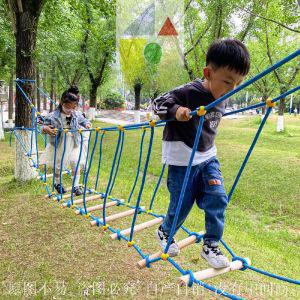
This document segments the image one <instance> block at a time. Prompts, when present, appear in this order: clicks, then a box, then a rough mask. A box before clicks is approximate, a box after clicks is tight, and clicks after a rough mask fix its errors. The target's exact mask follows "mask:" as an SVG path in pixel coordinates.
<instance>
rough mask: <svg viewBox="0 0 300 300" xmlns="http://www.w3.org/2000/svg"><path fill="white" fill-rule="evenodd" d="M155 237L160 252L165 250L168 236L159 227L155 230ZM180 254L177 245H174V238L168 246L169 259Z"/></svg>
mask: <svg viewBox="0 0 300 300" xmlns="http://www.w3.org/2000/svg"><path fill="white" fill-rule="evenodd" d="M156 237H157V239H158V241H159V244H160V246H161V248H162V251H164V250H165V247H166V245H167V243H168V239H169V235H168V234H166V233H165V232H164V231H163V229H162V226H161V225H160V226H159V228H158V229H157V230H156ZM179 253H180V249H179V247H178V245H177V244H176V242H175V240H174V238H173V239H172V242H171V244H170V247H169V249H168V254H169V255H170V257H173V256H176V255H178V254H179Z"/></svg>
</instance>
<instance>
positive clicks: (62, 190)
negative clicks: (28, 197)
mask: <svg viewBox="0 0 300 300" xmlns="http://www.w3.org/2000/svg"><path fill="white" fill-rule="evenodd" d="M54 188H55V189H56V191H57V192H58V193H59V194H60V193H62V194H65V193H66V192H67V191H66V189H65V188H64V186H63V185H62V184H59V183H55V184H54Z"/></svg>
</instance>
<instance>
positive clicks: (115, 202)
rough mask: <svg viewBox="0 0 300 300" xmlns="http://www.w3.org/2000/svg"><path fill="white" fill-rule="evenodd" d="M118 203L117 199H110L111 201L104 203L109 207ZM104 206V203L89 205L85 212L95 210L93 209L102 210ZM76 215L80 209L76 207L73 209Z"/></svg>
mask: <svg viewBox="0 0 300 300" xmlns="http://www.w3.org/2000/svg"><path fill="white" fill-rule="evenodd" d="M117 204H118V201H111V202H107V203H106V207H111V206H115V205H117ZM103 207H104V204H99V205H95V206H91V207H88V208H87V209H86V210H87V212H91V211H95V210H102V209H103ZM75 213H76V215H80V210H79V209H77V210H76V211H75Z"/></svg>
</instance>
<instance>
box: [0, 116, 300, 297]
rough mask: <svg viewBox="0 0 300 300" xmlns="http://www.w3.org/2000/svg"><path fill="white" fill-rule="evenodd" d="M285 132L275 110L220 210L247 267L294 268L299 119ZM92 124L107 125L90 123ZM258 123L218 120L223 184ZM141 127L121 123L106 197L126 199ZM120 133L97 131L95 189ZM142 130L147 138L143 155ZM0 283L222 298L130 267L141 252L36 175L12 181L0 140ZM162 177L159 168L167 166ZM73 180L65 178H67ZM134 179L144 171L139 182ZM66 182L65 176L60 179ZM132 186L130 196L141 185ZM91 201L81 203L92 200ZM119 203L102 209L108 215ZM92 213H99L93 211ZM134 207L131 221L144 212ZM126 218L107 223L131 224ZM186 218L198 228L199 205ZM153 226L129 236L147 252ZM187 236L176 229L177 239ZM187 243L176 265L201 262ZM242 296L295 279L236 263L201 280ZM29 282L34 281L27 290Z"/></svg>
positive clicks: (6, 289) (157, 271)
mask: <svg viewBox="0 0 300 300" xmlns="http://www.w3.org/2000/svg"><path fill="white" fill-rule="evenodd" d="M285 122H286V124H285V125H286V130H285V131H284V132H283V133H280V134H278V133H276V132H275V128H276V116H271V118H270V120H268V122H267V124H266V126H265V128H264V130H263V132H262V135H261V137H260V139H259V141H258V144H257V146H256V148H255V150H254V152H253V154H252V156H251V158H250V160H249V163H248V165H247V166H246V168H245V171H244V173H243V175H242V177H241V180H240V182H239V184H238V186H237V189H236V191H235V193H234V196H233V198H232V200H231V202H230V204H229V206H228V209H227V212H226V226H225V233H224V240H225V241H226V242H227V243H228V244H229V246H231V247H232V249H233V250H234V251H235V253H236V254H237V255H239V256H243V257H249V258H251V260H252V263H253V265H254V266H256V267H259V268H263V269H265V270H267V271H270V272H274V273H277V274H280V275H283V276H287V277H291V278H299V275H300V255H299V246H300V238H299V237H300V224H299V220H300V207H299V203H300V189H299V188H300V118H299V117H294V116H287V117H286V118H285ZM94 125H95V126H104V125H107V124H103V123H101V124H100V123H96V124H94ZM258 126H259V121H258V119H257V118H256V117H251V118H243V119H230V120H228V119H224V120H223V121H222V124H221V127H220V129H219V135H218V138H217V147H218V157H219V159H220V161H221V165H222V172H223V176H224V179H225V184H226V188H227V191H229V189H230V187H231V185H232V183H233V181H234V178H235V176H236V174H237V171H238V169H239V167H240V165H241V163H242V161H243V159H244V157H245V154H246V152H247V150H248V148H249V146H250V143H251V141H252V139H253V137H254V134H255V133H256V130H257V128H258ZM161 136H162V129H161V128H160V129H159V128H157V129H156V133H155V141H154V146H153V151H152V153H151V163H150V165H149V172H148V175H147V182H146V185H145V189H144V192H143V197H142V205H146V206H147V205H149V203H150V200H151V196H152V192H153V190H154V187H155V184H156V181H157V179H158V176H159V174H160V170H161V157H160V156H161ZM140 138H141V130H137V131H136V130H135V131H128V132H126V137H125V146H124V153H123V157H122V161H121V165H120V172H119V176H118V178H117V180H116V185H115V187H114V190H113V193H112V194H113V196H115V197H117V198H120V199H122V198H123V199H127V197H128V196H129V193H130V190H131V187H132V183H133V181H134V177H135V172H136V171H135V168H136V166H137V162H138V151H139V144H140ZM116 141H117V133H113V132H109V133H107V134H106V135H105V138H104V144H103V146H104V149H103V157H102V165H101V178H100V184H99V190H101V191H104V190H105V187H106V184H107V180H108V176H109V171H110V167H111V162H112V158H113V154H114V150H115V145H116ZM148 141H149V133H147V138H146V140H145V146H144V153H143V156H144V158H145V155H146V152H147V145H148V143H147V142H148ZM0 151H1V154H2V155H1V157H0V203H1V204H0V205H1V208H0V216H1V226H0V240H1V242H0V253H1V254H0V259H1V260H0V263H1V264H0V281H1V283H2V286H1V290H0V295H1V297H0V298H1V299H19V298H26V297H28V298H34V299H53V298H56V299H78V298H81V297H83V296H84V294H86V296H87V297H88V298H90V299H94V298H101V299H102V298H107V299H110V298H117V299H156V298H162V299H182V298H183V299H220V298H221V297H220V296H216V295H214V294H211V293H209V292H207V291H206V290H203V289H202V288H201V287H197V286H195V287H194V288H191V289H185V288H179V287H178V286H177V282H176V278H177V276H178V275H179V273H178V272H177V271H176V270H175V269H174V268H173V267H172V266H171V265H170V264H169V263H165V262H159V263H156V264H154V265H153V266H152V267H151V269H144V270H138V269H137V268H136V267H135V264H136V262H137V261H138V260H139V256H138V254H137V253H136V251H134V250H133V249H132V248H128V247H127V245H126V243H125V242H118V241H112V240H111V239H110V238H109V236H108V235H107V234H106V233H103V232H102V231H101V230H99V228H91V227H90V225H89V222H88V221H87V220H86V219H84V218H83V217H79V216H76V215H75V214H74V211H73V210H71V209H62V208H61V207H60V205H59V204H58V203H55V202H54V201H52V200H49V199H45V197H44V195H45V190H44V188H43V186H42V185H41V184H40V182H38V181H32V182H29V183H26V184H25V183H19V182H16V181H15V180H14V179H13V169H14V161H15V159H14V148H10V147H9V145H8V142H7V141H6V142H1V143H0ZM97 160H98V153H97V154H96V155H95V158H94V163H93V166H92V169H91V174H90V179H89V186H91V187H92V186H93V184H94V182H95V175H96V165H97ZM165 175H166V174H165ZM165 178H166V176H164V179H163V181H162V185H161V188H160V190H159V193H158V195H157V197H156V200H155V205H154V210H155V212H157V213H165V212H166V209H167V207H168V197H169V195H168V191H167V188H166V180H165ZM67 180H68V182H70V180H69V179H67ZM140 182H141V176H140V178H139V183H140ZM67 185H68V184H67ZM138 187H139V185H138V186H137V189H136V192H135V195H134V197H133V199H136V196H137V193H138ZM93 204H94V203H89V204H88V205H93ZM120 210H123V208H116V207H115V208H108V209H107V211H108V213H109V214H110V213H115V212H119V211H120ZM95 215H99V216H100V213H99V212H96V213H95ZM148 219H149V216H146V215H141V216H139V217H138V222H142V221H144V220H148ZM130 221H131V218H126V219H123V220H122V221H117V222H114V223H112V224H111V225H112V226H114V227H115V228H116V227H120V228H127V227H129V226H130ZM185 225H186V226H187V227H188V228H190V229H192V230H194V231H200V230H202V229H203V226H204V217H203V212H202V211H199V210H198V209H197V208H196V206H195V207H194V208H193V210H192V212H191V214H190V215H189V217H188V219H187V220H186V223H185ZM153 232H154V228H150V229H147V230H145V231H143V232H141V233H137V234H136V235H135V238H134V240H135V241H136V242H137V243H138V244H139V245H140V246H141V248H142V250H143V251H144V252H145V253H152V252H155V251H156V250H157V245H156V241H155V238H154V234H153ZM183 237H184V234H183V233H182V232H179V233H178V239H181V238H183ZM199 252H200V246H199V245H193V246H190V247H188V248H186V249H185V250H183V251H182V253H181V255H180V256H179V257H177V258H176V261H177V262H179V263H180V264H181V265H182V267H183V268H185V269H191V270H193V271H198V270H201V269H204V268H207V267H208V265H207V264H206V262H205V261H204V260H202V259H200V258H199ZM206 282H207V283H209V284H212V285H215V286H217V287H220V288H224V289H225V290H226V291H228V292H231V293H235V294H237V295H240V296H242V297H246V298H247V299H299V297H300V291H299V287H297V286H294V285H292V284H287V283H284V282H281V281H276V280H274V279H270V278H267V277H265V276H262V275H259V274H257V273H254V272H252V271H245V272H241V271H236V272H232V273H230V274H229V273H227V274H225V275H223V276H219V277H216V278H213V279H210V280H207V281H206ZM29 287H31V289H29Z"/></svg>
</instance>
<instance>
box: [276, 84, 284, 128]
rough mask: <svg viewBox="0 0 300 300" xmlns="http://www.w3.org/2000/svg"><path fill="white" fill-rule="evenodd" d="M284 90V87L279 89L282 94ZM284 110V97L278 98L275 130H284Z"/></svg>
mask: <svg viewBox="0 0 300 300" xmlns="http://www.w3.org/2000/svg"><path fill="white" fill-rule="evenodd" d="M284 92H286V89H285V88H281V89H280V93H281V94H283V93H284ZM284 111H285V98H283V99H280V101H279V107H278V119H277V129H276V131H277V132H281V131H283V130H284Z"/></svg>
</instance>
